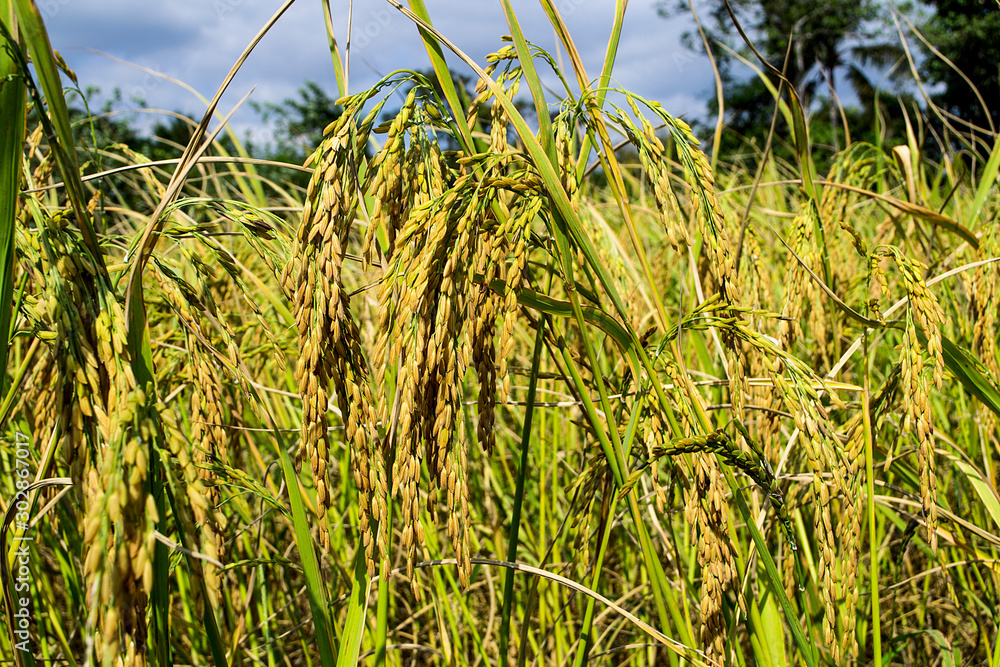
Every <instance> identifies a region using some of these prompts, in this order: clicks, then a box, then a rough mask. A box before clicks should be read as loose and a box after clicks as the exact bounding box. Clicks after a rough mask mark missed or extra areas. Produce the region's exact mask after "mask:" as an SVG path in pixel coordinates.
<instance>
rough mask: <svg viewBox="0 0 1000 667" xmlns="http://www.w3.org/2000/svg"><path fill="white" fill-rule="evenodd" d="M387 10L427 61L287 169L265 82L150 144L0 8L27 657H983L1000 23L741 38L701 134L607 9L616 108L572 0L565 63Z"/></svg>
mask: <svg viewBox="0 0 1000 667" xmlns="http://www.w3.org/2000/svg"><path fill="white" fill-rule="evenodd" d="M392 4H393V5H394V6H396V7H397V9H398V10H399V11H400V12H402V13H403V14H405V15H406V16H407V17H408V19H409V20H411V21H412V22H413V23H414V26H415V28H417V29H420V30H421V36H422V38H423V40H424V43H425V45H426V47H427V53H428V56H429V57H430V60H431V63H432V69H431V70H428V71H425V72H423V73H420V72H414V71H404V72H397V73H394V74H392V75H390V76H389V77H387V78H386V79H384V80H383V81H381V82H379V83H378V84H377V85H376V86H374V87H373V88H371V89H369V90H366V91H347V90H343V89H341V90H340V91H339V98H338V99H337V100H333V99H331V98H330V97H329V96H328V95H327V94H326V93H325V92H324V91H322V90H321V89H319V88H318V87H316V86H312V85H306V87H305V88H304V89H303V92H302V96H301V99H300V100H295V101H291V102H286V103H285V104H284V105H279V106H273V107H267V108H263V109H262V111H264V112H265V113H266V114H267V115H268V116H269V117H270V118H274V119H277V121H278V122H279V123H280V127H282V128H283V131H282V133H279V134H278V140H277V141H276V145H275V146H272V147H271V150H270V154H269V155H261V154H259V153H258V152H255V151H254V150H253V147H248V146H245V145H244V144H243V143H242V142H241V141H240V140H239V138H237V137H234V136H232V135H231V134H227V133H226V132H225V127H226V125H225V119H224V118H218V117H217V111H216V106H217V104H218V101H219V99H220V97H221V96H222V94H223V93H224V92H225V90H226V87H227V85H228V82H229V80H230V79H231V77H232V74H233V73H235V72H236V71H237V70H238V68H239V66H240V64H241V62H242V59H241V61H240V62H237V63H236V64H235V65H234V67H233V70H232V72H231V74H230V77H229V78H227V79H226V81H225V82H224V83H223V84H222V86H221V87H220V89H219V92H218V95H217V96H216V97H215V98H214V99H213V100H212V101H211V103H210V104H209V105H208V108H207V110H206V114H205V116H204V118H203V119H201V120H200V121H194V120H192V121H190V122H189V121H187V120H186V119H183V118H178V119H176V120H173V121H170V122H168V123H165V124H164V125H163V126H161V127H158V128H156V130H155V131H154V134H155V135H158V136H159V139H157V140H156V141H153V140H151V139H149V138H147V137H145V136H141V135H139V134H137V133H136V132H135V131H134V130H132V129H130V128H129V127H128V125H127V124H123V123H120V122H115V121H114V120H111V119H109V118H108V117H107V116H102V115H100V114H96V115H92V114H90V113H87V112H84V113H80V112H77V111H73V110H72V108H73V107H77V106H80V101H81V97H80V94H79V92H78V93H77V94H76V96H75V97H74V95H73V94H66V93H65V92H64V88H63V86H64V85H65V82H66V81H67V80H73V75H72V73H71V72H69V71H68V70H67V69H66V67H65V66H64V65H63V64H62V63H61V59H60V58H59V57H58V54H55V53H54V52H53V51H52V49H51V47H50V45H49V44H48V40H47V37H46V33H45V28H44V25H43V24H42V22H41V18H40V16H39V14H38V11H37V8H36V7H35V6H34V4H33V3H31V2H27V1H26V0H7V1H3V2H0V18H2V25H3V27H4V45H5V48H4V50H3V51H2V52H0V102H2V104H0V114H2V115H3V127H4V128H5V130H4V132H3V134H2V135H0V240H2V243H3V248H4V252H3V259H4V264H3V267H2V268H3V271H2V273H0V305H2V307H0V330H4V331H9V332H10V339H9V340H10V343H9V345H8V346H0V347H2V350H3V355H5V356H4V367H5V369H6V374H5V376H4V386H3V392H2V403H0V423H2V425H3V428H4V433H5V436H4V437H5V442H7V443H10V446H5V447H4V449H3V450H2V452H0V488H2V490H3V506H2V507H0V509H3V510H5V511H6V517H5V521H4V524H3V532H2V535H3V541H2V542H0V551H3V553H4V556H5V557H4V559H3V561H2V565H3V568H2V569H3V572H2V574H3V581H2V583H3V588H4V593H5V608H6V612H7V617H6V618H7V626H6V627H7V629H8V630H9V633H7V634H5V635H3V636H0V645H2V647H3V648H2V651H3V655H5V656H10V661H11V662H13V663H14V664H16V665H18V666H19V667H20V666H21V665H34V664H37V663H41V662H42V661H54V662H56V663H58V664H69V665H119V664H120V665H128V666H129V667H131V666H133V665H147V664H148V665H157V666H159V665H199V666H200V665H215V666H216V667H221V666H223V665H226V666H229V665H267V666H268V667H272V666H277V665H322V666H323V667H332V666H333V665H345V666H346V665H352V664H356V663H358V662H359V661H362V662H365V663H373V664H377V665H383V664H393V665H395V664H460V665H480V664H518V665H526V664H528V663H529V661H530V662H531V663H532V664H535V663H541V664H547V665H548V664H551V665H563V664H573V665H575V666H579V665H583V664H584V663H588V662H594V663H608V664H657V665H658V664H671V665H679V664H688V663H691V664H696V665H731V664H738V665H773V666H775V667H777V666H779V665H792V664H795V665H810V666H813V665H824V664H830V665H842V664H877V665H891V664H905V665H921V664H927V665H937V664H944V665H969V664H975V665H980V664H989V665H994V666H996V665H1000V641H998V628H1000V610H998V609H997V606H996V600H998V599H1000V595H998V591H997V586H998V568H997V563H998V560H997V552H998V549H1000V494H998V492H997V484H998V476H997V465H998V445H1000V442H998V438H1000V427H998V424H1000V386H998V384H997V378H1000V356H998V346H997V338H998V335H997V333H998V329H997V310H996V303H997V299H998V297H1000V271H998V268H997V264H996V263H995V262H996V260H997V259H998V256H1000V231H998V222H997V211H998V199H997V191H996V185H997V175H998V170H1000V142H998V141H997V135H996V131H995V129H994V123H995V120H996V117H995V115H994V114H995V113H996V109H998V108H1000V100H997V99H996V95H997V92H996V90H997V89H996V88H995V87H993V88H991V87H990V86H991V85H992V84H994V83H995V82H996V76H995V74H996V63H997V62H1000V58H996V57H994V58H993V59H992V60H987V59H986V57H985V56H989V55H992V56H995V55H996V54H995V52H994V51H993V50H990V49H994V48H995V45H992V43H990V42H983V43H982V45H981V46H978V47H977V46H975V44H976V41H975V39H976V37H977V36H983V35H987V34H989V30H990V29H991V28H990V26H991V25H992V23H991V21H995V19H996V16H997V14H998V11H997V8H993V7H992V6H989V7H987V5H985V4H978V3H975V4H974V3H969V4H964V3H940V4H939V5H938V10H939V11H938V13H937V14H936V15H935V16H934V17H933V18H931V19H929V20H928V21H927V22H926V24H925V27H926V33H927V34H926V35H924V38H925V39H922V38H921V35H922V34H923V33H919V34H918V32H917V31H916V30H915V29H914V27H913V26H912V24H910V23H908V22H907V20H906V18H905V17H904V16H903V15H901V14H898V13H895V14H892V15H890V16H889V20H890V21H893V22H894V25H898V26H899V28H900V33H899V34H898V35H897V36H898V37H899V40H898V41H896V42H891V41H890V40H888V38H887V36H886V35H885V34H881V33H879V34H876V32H877V31H874V28H873V27H872V22H873V21H875V20H876V19H877V15H878V13H879V11H881V10H879V7H878V6H875V5H867V4H864V3H861V4H854V5H852V6H851V7H849V8H848V7H843V8H842V9H843V10H844V13H843V15H841V14H837V13H833V12H826V11H825V9H824V8H823V7H818V8H815V9H814V10H813V11H812V12H804V11H803V6H801V5H796V4H794V3H791V4H789V3H781V6H771V4H768V3H762V4H754V5H740V6H737V7H734V8H729V9H727V10H723V8H722V6H720V7H719V8H718V9H719V11H716V12H714V13H713V17H712V20H713V21H714V22H715V25H714V26H710V27H711V28H712V32H713V34H714V35H718V36H719V37H720V38H722V39H725V38H727V37H733V35H734V34H738V33H739V32H740V31H739V30H736V32H735V33H734V32H733V31H732V30H731V28H735V27H736V22H739V23H740V25H741V26H742V25H743V22H745V27H744V32H745V33H746V35H747V38H748V40H749V41H750V42H753V43H754V45H755V50H753V49H750V47H749V45H747V48H746V49H745V50H741V49H742V47H740V49H737V48H736V45H737V42H736V41H735V38H734V41H733V43H732V44H731V45H730V49H731V50H725V49H722V50H718V51H715V53H716V57H717V58H718V59H719V62H720V69H719V74H718V82H719V85H720V88H719V89H720V91H721V92H720V95H719V96H718V97H717V99H716V102H715V104H716V108H717V109H720V110H721V111H722V114H721V122H720V124H719V125H718V126H716V127H715V128H714V129H711V128H709V129H704V136H703V137H702V139H704V140H705V141H704V144H702V143H701V142H699V140H698V138H696V137H695V134H694V133H693V132H692V130H691V128H689V127H688V126H687V125H686V124H685V123H684V122H682V121H680V120H678V119H676V118H674V117H673V116H671V115H670V113H669V110H666V109H664V108H662V107H661V106H660V105H659V104H658V103H656V102H655V101H647V100H643V99H640V98H638V97H636V96H634V95H632V94H630V93H628V92H626V91H621V90H616V89H614V88H612V87H611V84H610V82H611V80H612V79H611V75H612V72H613V65H614V59H615V55H616V51H617V46H618V39H619V36H620V34H621V27H622V23H623V21H624V20H626V13H625V3H624V2H619V3H617V5H616V14H615V22H614V24H613V26H611V37H610V41H609V47H608V50H607V54H608V55H607V58H606V61H605V62H604V64H603V68H602V71H601V72H599V73H595V72H587V71H585V70H584V68H583V66H582V64H581V59H580V57H579V53H578V51H577V49H576V46H575V44H574V42H573V39H572V36H571V35H570V34H569V33H568V31H567V30H566V28H565V25H564V23H563V22H562V20H561V17H560V14H559V12H558V9H557V7H556V5H555V4H554V3H552V2H549V1H548V0H542V5H543V7H544V8H545V11H546V14H547V15H548V16H549V18H550V20H551V24H552V25H551V28H552V29H554V30H555V31H556V34H557V35H558V37H559V40H560V44H561V46H562V48H564V49H565V51H566V53H567V54H568V62H569V63H570V65H571V68H570V69H569V70H567V71H561V70H559V69H558V68H557V66H556V64H555V62H554V60H553V59H552V58H551V57H550V56H549V55H548V54H546V53H545V52H544V51H541V50H540V49H538V48H537V47H535V46H533V45H532V44H531V43H530V42H529V41H527V38H526V35H525V31H526V32H527V33H528V36H527V37H529V38H530V33H531V32H532V31H533V29H532V30H525V31H523V30H522V26H521V25H520V24H519V22H518V19H517V15H516V14H515V12H514V11H513V9H512V7H511V6H510V4H509V3H508V2H506V1H505V0H502V2H501V4H502V6H503V8H504V12H505V15H506V17H507V25H506V26H498V29H497V34H498V41H497V44H496V47H495V49H496V50H495V51H494V52H493V53H491V54H489V55H487V56H486V62H487V64H488V65H487V67H486V69H485V70H483V69H480V68H479V67H478V66H477V65H476V64H475V62H476V61H475V60H474V58H479V57H481V56H483V55H486V54H471V55H472V56H473V57H469V56H468V55H466V54H463V53H461V52H459V51H458V50H457V49H455V48H454V47H453V45H451V43H450V42H449V41H448V40H447V37H446V36H444V35H440V34H438V33H437V32H436V31H435V30H434V29H433V26H432V24H431V22H430V17H429V16H428V15H427V13H426V10H425V9H424V7H423V4H422V3H421V2H419V0H413V1H412V2H410V4H409V7H408V8H407V7H403V6H401V5H396V3H392ZM810 4H811V5H816V4H817V3H810ZM820 4H822V3H820ZM841 4H842V3H841ZM285 6H287V3H286V5H285ZM831 6H832V5H831ZM837 6H838V7H840V5H837ZM324 9H328V7H327V6H326V4H325V3H324ZM729 10H732V15H731V16H730V15H729V14H730V11H729ZM979 10H982V11H979ZM281 11H282V10H279V11H278V12H277V13H276V14H275V16H274V18H273V19H272V23H273V22H274V21H277V20H280V15H281ZM723 11H725V14H723ZM727 16H728V22H727ZM963 17H965V18H963ZM817 18H822V19H823V20H822V21H820V22H819V23H818V24H816V25H814V24H813V23H811V21H812V20H813V19H817ZM328 25H330V24H329V23H328ZM269 26H270V24H269V25H268V26H265V27H264V29H263V30H262V33H261V34H263V33H264V32H266V30H267V28H268V27H269ZM955 26H959V27H961V28H962V29H967V30H968V31H969V33H968V36H967V38H966V39H963V40H951V39H950V38H949V37H948V36H947V35H949V34H951V32H953V31H954V30H955V29H956V28H955ZM862 28H863V29H864V30H863V32H865V34H866V35H870V39H869V38H867V37H866V39H865V40H861V39H859V38H857V37H856V33H858V31H862ZM545 29H549V28H548V27H546V28H545ZM935 31H939V32H935ZM504 33H506V34H507V37H505V38H503V39H501V35H503V34H504ZM788 35H791V43H790V44H789V42H788V39H787V36H788ZM329 36H330V43H331V56H332V65H333V67H334V70H335V71H336V72H337V74H338V80H339V81H340V82H343V81H345V80H346V78H345V77H344V76H343V59H342V53H341V52H340V51H339V50H338V47H337V41H336V39H335V35H334V34H333V32H332V27H331V28H330V35H329ZM821 38H822V39H821ZM876 38H877V39H876ZM910 40H915V41H913V42H912V43H913V44H920V45H921V46H918V47H916V48H918V49H923V53H924V55H923V56H922V57H918V56H917V55H916V52H915V51H914V50H913V49H914V47H913V46H912V45H911V41H910ZM255 43H256V40H255V42H253V43H251V44H250V45H248V47H247V53H249V51H250V50H251V49H252V48H253V46H254V44H255ZM706 43H708V44H709V45H715V44H717V43H716V42H712V41H709V38H708V37H707V36H706ZM714 48H715V47H714V46H713V49H714ZM976 48H978V49H980V50H979V51H978V52H977V53H978V54H979V55H978V57H976V58H971V59H969V60H963V58H964V57H965V56H964V55H962V54H963V53H964V50H966V49H976ZM720 49H721V47H720ZM446 54H447V56H446ZM889 54H892V55H893V57H901V58H902V60H900V61H899V63H898V64H897V69H899V71H901V72H904V73H905V72H908V73H909V76H910V83H909V84H908V85H907V87H904V88H901V89H899V90H887V91H878V90H877V87H876V86H875V85H873V84H871V77H868V76H867V75H866V73H865V69H864V67H863V65H865V64H866V63H869V62H871V63H883V64H884V63H888V62H889V61H888V60H886V58H888V56H889ZM984 54H985V55H984ZM29 57H30V59H31V62H32V63H33V67H31V68H29V67H28V59H29ZM734 58H744V59H746V60H747V62H751V63H753V64H754V66H755V67H756V68H757V71H758V72H759V77H758V79H755V80H754V81H753V82H735V81H732V80H730V79H729V78H728V74H727V72H728V71H729V70H728V69H727V67H728V66H727V64H726V62H727V60H728V61H729V62H732V59H734ZM949 62H950V63H952V64H956V63H966V62H967V63H968V67H970V69H971V68H974V67H980V66H981V67H982V68H983V69H982V70H980V71H976V72H967V75H966V78H962V77H959V78H958V79H955V78H954V76H953V74H954V73H955V72H956V70H955V69H954V68H951V67H942V66H940V65H939V64H936V63H944V64H945V66H947V65H948V63H949ZM449 64H450V65H451V66H452V68H453V69H454V70H455V71H459V70H460V69H461V70H462V71H471V72H472V73H473V74H471V75H468V78H465V79H463V78H460V77H456V76H455V75H454V74H453V72H452V70H451V69H449ZM852 67H853V68H854V69H853V70H851V71H852V72H854V71H856V73H857V74H858V76H863V77H864V78H865V80H866V81H868V85H869V86H870V94H869V93H866V92H864V91H865V89H864V87H863V86H861V85H858V86H857V91H858V99H859V100H860V101H861V102H862V104H863V105H864V104H869V103H871V106H869V107H866V108H862V109H860V110H855V111H848V110H845V109H843V108H841V106H840V105H839V103H838V100H837V98H836V96H835V95H834V94H833V93H834V90H835V88H834V87H833V86H832V85H829V86H828V91H829V96H828V98H827V99H826V100H825V101H824V100H823V99H822V94H821V93H820V91H821V90H822V86H821V85H820V83H819V78H817V76H822V75H823V74H825V75H826V80H829V81H834V80H835V75H836V72H837V71H838V70H840V69H850V68H852ZM991 68H992V69H991ZM540 70H547V71H552V72H554V73H556V74H557V75H558V79H559V81H561V82H562V84H563V88H562V89H561V90H560V91H559V92H558V94H557V93H554V92H553V91H551V90H547V89H545V88H544V87H543V86H542V85H541V77H540V74H539V71H540ZM991 73H992V74H991ZM991 76H992V78H990V77H991ZM851 80H852V81H855V79H851ZM857 81H861V79H857ZM862 83H863V82H862ZM970 83H975V84H976V86H975V87H973V86H971V85H970ZM933 84H940V85H937V86H936V87H935V86H934V85H933ZM341 85H342V84H341ZM900 85H902V84H900ZM968 90H973V95H972V98H968V96H967V95H966V93H967V91H968ZM907 91H909V92H910V93H911V94H909V95H908V94H907ZM928 91H932V92H928ZM959 91H961V92H959ZM397 92H398V93H399V94H398V95H397V94H396V93H397ZM730 93H731V94H730ZM897 93H898V94H897ZM963 96H964V97H963ZM971 99H974V100H975V102H972V101H971ZM67 100H69V103H68V102H67ZM399 100H404V101H403V103H402V106H398V105H399ZM334 103H335V104H334ZM330 107H332V108H330ZM748 109H749V110H751V111H752V113H751V112H748V111H747V110H748ZM766 109H770V111H766V112H765V111H763V110H766ZM727 110H728V111H727ZM779 137H780V138H779ZM258 150H259V149H258ZM300 161H304V162H305V166H302V164H301V163H300ZM22 441H24V442H29V443H30V447H28V448H27V449H25V448H23V447H19V446H17V444H16V443H18V442H22ZM22 452H28V453H27V454H24V453H22ZM22 471H23V472H22ZM29 482H31V483H29ZM22 585H23V586H24V587H23V588H21V586H22ZM22 619H27V620H26V621H22ZM19 630H21V631H22V632H24V633H26V634H25V635H19V634H18V631H19ZM25 637H27V639H25ZM22 642H27V643H26V644H23V643H22ZM20 648H27V649H28V650H26V651H24V650H20Z"/></svg>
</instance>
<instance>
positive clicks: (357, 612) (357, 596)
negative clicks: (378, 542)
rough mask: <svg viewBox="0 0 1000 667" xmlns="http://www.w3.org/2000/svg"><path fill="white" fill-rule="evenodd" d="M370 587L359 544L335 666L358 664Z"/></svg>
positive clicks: (349, 666) (363, 552) (346, 666)
mask: <svg viewBox="0 0 1000 667" xmlns="http://www.w3.org/2000/svg"><path fill="white" fill-rule="evenodd" d="M370 589H371V580H370V579H369V578H368V565H367V564H366V563H365V550H364V547H362V546H361V545H360V544H359V545H358V548H357V552H356V553H355V554H354V583H353V584H352V585H351V597H350V598H349V600H348V606H347V622H346V623H345V625H344V632H343V634H342V636H341V637H340V649H339V651H338V652H337V667H354V666H355V665H357V664H358V656H359V655H360V654H361V639H362V638H363V637H364V634H365V615H366V614H367V612H368V592H369V590H370ZM313 613H315V611H314V612H313Z"/></svg>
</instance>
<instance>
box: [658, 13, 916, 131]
mask: <svg viewBox="0 0 1000 667" xmlns="http://www.w3.org/2000/svg"><path fill="white" fill-rule="evenodd" d="M664 1H665V0H664ZM730 5H731V7H732V9H733V11H734V13H735V14H736V16H737V18H738V19H739V21H740V24H741V25H742V26H743V28H744V30H746V31H747V33H748V35H749V36H750V38H751V40H753V42H754V46H755V47H756V49H757V50H758V51H759V52H760V53H761V55H763V56H764V57H765V58H766V59H767V60H768V61H769V62H770V64H771V65H773V66H774V67H775V68H776V69H778V70H779V71H781V70H784V72H785V78H786V79H788V81H789V82H790V84H791V86H792V87H793V88H794V89H795V92H796V94H797V95H798V97H799V100H800V101H801V103H802V106H803V109H806V110H809V109H810V108H811V105H812V103H813V102H814V101H815V100H816V98H817V93H818V91H819V90H822V88H824V87H828V88H830V89H831V90H830V95H829V96H828V100H827V102H826V103H825V104H824V105H823V108H824V110H825V111H826V112H827V113H826V117H825V118H822V117H817V119H816V121H817V122H820V123H824V122H825V123H828V124H829V126H830V127H829V128H828V129H827V130H828V131H827V132H826V133H825V134H826V135H827V136H829V137H831V138H832V141H833V145H834V147H835V148H838V147H839V146H838V139H837V127H838V125H839V120H838V118H837V115H838V114H837V109H836V105H835V104H832V103H830V102H829V100H831V99H833V98H834V96H835V92H836V91H835V85H836V82H837V80H838V76H841V75H842V76H843V78H844V79H846V80H847V81H848V83H849V84H850V85H851V87H852V88H853V89H854V90H855V92H856V94H857V95H858V98H859V99H860V100H862V101H864V100H865V99H871V98H873V95H872V94H871V91H872V90H873V88H874V87H873V86H872V84H871V82H870V81H869V79H868V77H867V76H866V74H865V68H866V67H870V66H877V67H883V66H885V65H886V64H888V63H890V62H892V60H893V59H894V58H896V57H897V56H898V54H899V53H900V49H899V48H898V47H894V46H892V45H889V44H886V43H884V42H883V41H881V40H880V39H879V30H878V28H879V22H878V19H879V17H880V14H881V7H880V5H879V4H878V2H877V0H849V1H847V2H845V1H843V0H731V2H730ZM665 13H666V12H665V11H664V8H663V6H662V5H661V14H665ZM710 17H711V20H710V21H709V25H708V27H707V30H706V32H707V33H708V38H709V41H710V43H719V42H721V43H725V44H728V45H730V47H731V48H733V49H734V50H737V47H738V44H737V40H739V44H742V40H740V39H739V36H738V33H737V30H736V28H735V26H734V24H733V21H732V18H731V17H730V15H729V10H728V9H727V6H726V2H725V0H711V10H710ZM789 39H791V40H792V42H791V49H790V50H789V48H788V45H789ZM688 42H689V45H690V44H691V39H690V36H689V37H688ZM742 50H743V51H744V53H747V55H748V56H749V57H750V58H751V60H754V59H755V57H754V56H752V55H749V52H748V50H746V49H745V48H744V49H742ZM713 54H714V55H715V56H716V59H717V61H718V63H719V66H720V73H721V75H722V77H723V82H724V84H725V85H724V90H725V91H726V93H727V95H726V100H725V103H726V109H727V111H728V112H729V114H730V116H729V118H728V119H727V125H728V127H729V128H730V130H731V131H732V132H733V133H735V134H736V135H737V137H745V138H748V139H758V140H761V139H763V137H764V136H765V135H766V133H767V131H768V129H769V127H770V123H771V116H772V114H773V112H774V98H773V97H772V95H771V93H770V92H769V91H768V89H767V87H766V86H765V85H764V83H763V82H762V81H760V80H759V79H758V78H756V77H754V78H752V79H750V80H746V81H737V80H736V79H735V77H734V75H733V73H732V68H733V64H734V62H735V61H736V59H735V57H734V56H733V55H732V54H731V52H730V51H729V50H727V49H723V48H718V49H713ZM786 54H787V55H788V58H787V62H785V60H786ZM775 83H777V82H775ZM709 106H710V110H712V111H717V108H718V107H717V104H716V103H715V101H714V100H713V101H712V102H710V105H709ZM741 141H742V138H733V137H730V138H729V142H730V144H731V146H730V147H731V148H732V147H735V145H736V143H739V142H741Z"/></svg>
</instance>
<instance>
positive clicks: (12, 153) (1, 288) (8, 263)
mask: <svg viewBox="0 0 1000 667" xmlns="http://www.w3.org/2000/svg"><path fill="white" fill-rule="evenodd" d="M0 21H2V22H3V24H4V25H5V26H7V28H8V29H7V33H9V34H10V35H11V36H15V32H16V30H17V28H16V26H15V25H14V15H13V12H12V7H11V5H10V2H9V0H6V1H5V2H3V3H2V4H0ZM4 41H5V42H6V43H5V44H4V45H3V48H0V126H2V127H3V128H4V131H3V132H2V133H0V252H2V253H3V255H2V257H0V262H2V263H0V332H4V334H3V335H4V338H5V339H4V340H3V341H0V347H2V348H3V349H0V372H2V373H3V375H2V376H0V377H6V373H7V359H8V355H9V354H10V346H9V339H8V338H7V337H8V332H10V321H11V308H12V306H13V304H12V300H13V298H14V265H15V264H16V262H17V255H16V252H15V248H14V224H15V221H16V217H17V198H18V192H19V191H20V189H21V151H22V150H23V145H24V132H25V115H24V110H25V103H26V101H27V94H26V86H25V83H24V78H23V76H22V75H21V74H20V73H19V71H18V62H17V60H15V59H14V58H13V56H12V55H11V51H13V50H15V49H16V50H20V45H19V44H17V43H12V42H10V41H8V40H6V39H5V40H4ZM2 389H3V387H2V386H0V392H2ZM12 395H13V394H12Z"/></svg>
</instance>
